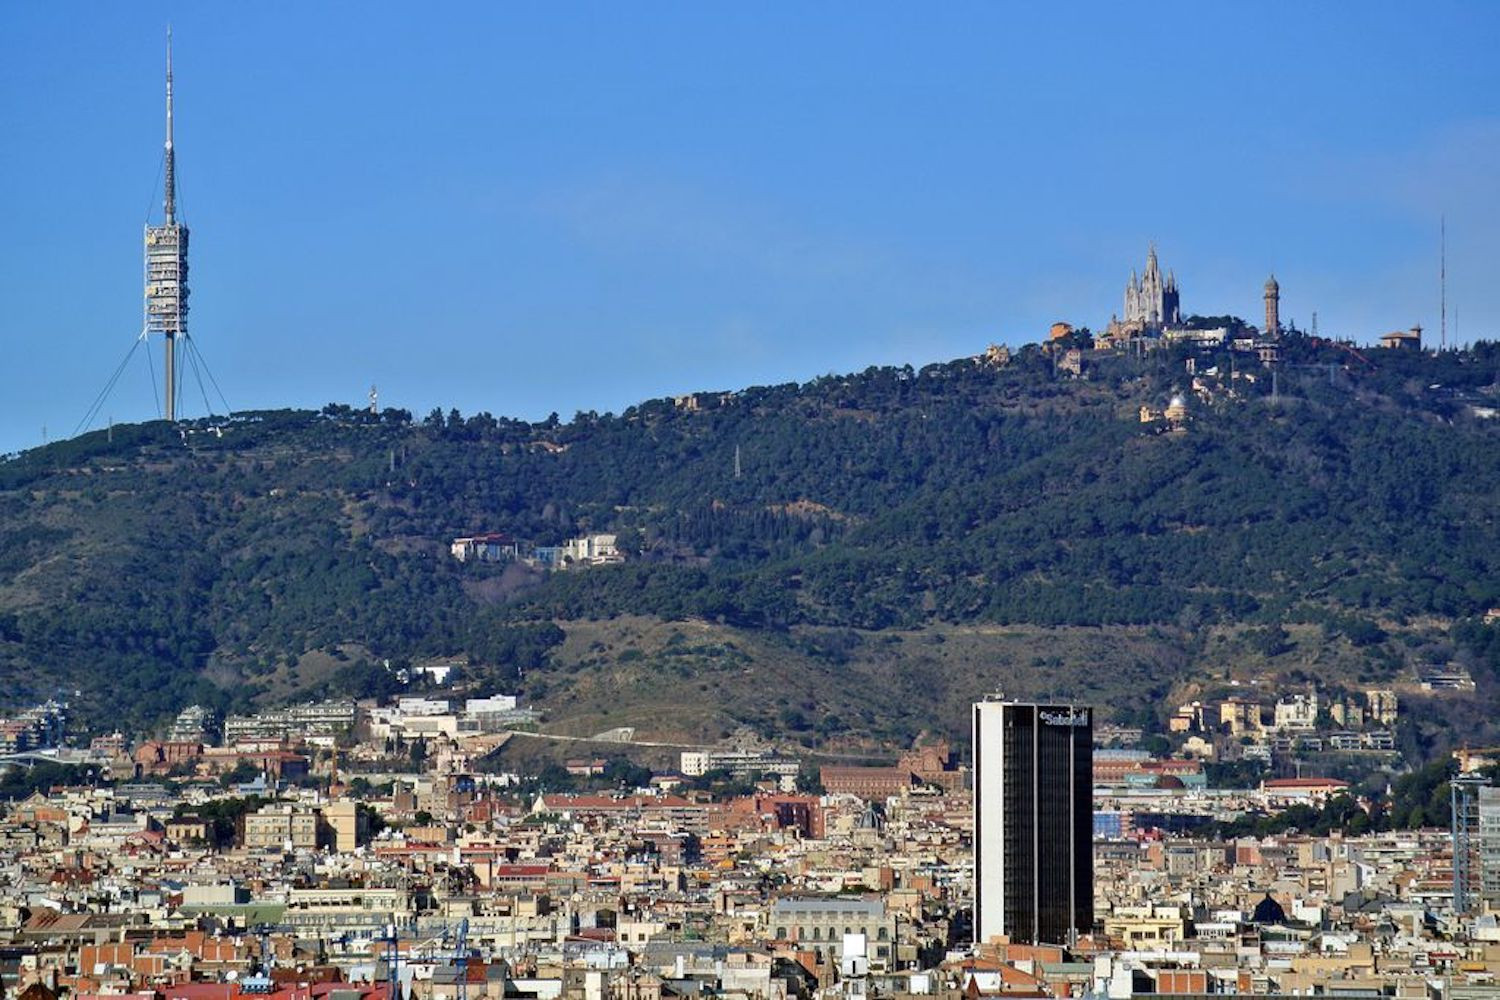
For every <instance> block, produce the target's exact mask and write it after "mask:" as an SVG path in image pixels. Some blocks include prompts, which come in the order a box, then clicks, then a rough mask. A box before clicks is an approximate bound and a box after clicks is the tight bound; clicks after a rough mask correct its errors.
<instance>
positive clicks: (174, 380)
mask: <svg viewBox="0 0 1500 1000" xmlns="http://www.w3.org/2000/svg"><path fill="white" fill-rule="evenodd" d="M163 163H164V166H163V178H164V183H163V197H162V209H163V219H162V224H161V225H159V226H153V225H151V224H150V223H147V225H146V290H145V329H144V331H143V333H142V337H143V338H144V337H149V336H151V335H152V334H159V335H160V336H161V337H162V339H163V341H164V342H165V348H166V350H165V353H166V394H165V406H164V410H165V412H164V413H163V415H164V416H165V417H166V418H167V419H168V420H176V419H177V396H178V394H179V392H180V387H179V385H178V382H179V380H178V377H177V341H178V339H179V338H184V339H185V338H186V337H187V313H188V227H187V226H185V225H183V224H182V223H181V222H178V221H177V153H176V150H175V149H174V148H173V146H172V29H171V28H170V27H168V28H167V139H166V148H165V151H164V157H163Z"/></svg>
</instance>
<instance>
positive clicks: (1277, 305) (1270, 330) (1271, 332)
mask: <svg viewBox="0 0 1500 1000" xmlns="http://www.w3.org/2000/svg"><path fill="white" fill-rule="evenodd" d="M1265 335H1266V336H1267V337H1277V336H1280V335H1281V286H1280V285H1278V284H1277V283H1276V275H1274V274H1273V275H1271V276H1270V277H1269V278H1267V279H1266V329H1265Z"/></svg>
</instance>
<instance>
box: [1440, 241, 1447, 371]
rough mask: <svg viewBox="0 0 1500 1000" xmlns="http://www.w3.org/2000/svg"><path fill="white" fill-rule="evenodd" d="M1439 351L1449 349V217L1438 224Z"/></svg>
mask: <svg viewBox="0 0 1500 1000" xmlns="http://www.w3.org/2000/svg"><path fill="white" fill-rule="evenodd" d="M1438 288H1439V292H1438V316H1439V317H1440V318H1439V320H1438V350H1439V351H1446V350H1447V349H1448V217H1447V216H1446V215H1444V216H1442V217H1441V219H1440V220H1439V222H1438Z"/></svg>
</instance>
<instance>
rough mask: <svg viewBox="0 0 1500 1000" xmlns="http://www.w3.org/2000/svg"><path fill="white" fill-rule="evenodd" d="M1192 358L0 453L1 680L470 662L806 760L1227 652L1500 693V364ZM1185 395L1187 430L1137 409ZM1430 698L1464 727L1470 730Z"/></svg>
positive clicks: (206, 682) (318, 417)
mask: <svg viewBox="0 0 1500 1000" xmlns="http://www.w3.org/2000/svg"><path fill="white" fill-rule="evenodd" d="M1187 357H1188V356H1187V355H1186V354H1185V353H1182V352H1180V351H1179V352H1172V351H1162V352H1157V353H1155V354H1153V355H1151V356H1149V357H1148V358H1146V359H1143V360H1137V359H1131V358H1126V357H1122V356H1110V357H1105V356H1099V357H1095V358H1092V359H1091V360H1092V362H1093V363H1092V365H1091V367H1090V368H1089V370H1088V372H1087V377H1086V378H1083V379H1074V378H1068V377H1064V376H1062V375H1060V374H1058V373H1057V372H1055V371H1054V366H1053V360H1052V359H1050V358H1048V357H1046V356H1044V355H1043V353H1042V352H1040V351H1039V350H1037V349H1036V348H1028V349H1026V350H1023V351H1021V352H1019V353H1018V355H1017V356H1016V358H1015V359H1014V360H1013V361H1012V362H1011V363H1010V364H1009V365H1007V366H1004V367H992V366H989V365H987V364H984V363H982V362H980V361H976V360H967V359H966V360H959V361H954V362H951V363H947V364H941V365H932V366H929V367H927V368H924V369H922V370H920V371H913V370H912V369H909V368H906V369H893V368H882V369H870V370H868V371H866V372H862V373H859V374H854V375H848V376H828V377H824V378H820V379H817V380H814V381H812V382H810V383H807V384H804V385H783V386H772V387H757V388H748V389H744V390H741V391H738V392H732V393H722V394H721V393H711V394H703V395H700V396H697V397H693V398H692V399H690V400H687V399H685V400H679V401H674V400H655V401H650V402H646V403H642V404H641V405H639V406H636V407H632V408H630V409H629V410H627V411H625V412H624V413H622V414H618V415H608V414H606V415H600V414H594V413H580V414H578V415H576V416H575V417H574V418H573V419H572V420H569V421H566V422H564V421H561V420H558V419H555V418H554V419H551V420H548V421H546V422H543V423H540V424H530V423H526V422H523V421H515V420H507V419H502V418H494V417H491V416H490V415H488V414H479V415H474V416H469V417H464V416H462V415H460V414H458V413H456V412H453V413H449V414H447V415H444V414H441V413H438V412H434V413H433V414H431V415H429V416H428V417H426V418H425V419H418V420H413V419H412V418H411V417H410V416H409V415H408V414H406V413H404V412H401V411H395V410H387V411H385V412H384V413H382V414H379V415H372V414H367V413H362V412H358V411H352V410H349V409H347V408H343V407H329V408H327V409H325V410H324V411H323V412H321V413H312V412H306V411H275V412H263V413H253V414H237V415H236V416H235V417H233V418H231V419H228V420H220V421H217V422H214V423H210V422H207V421H204V422H199V423H198V424H196V425H183V426H182V427H180V428H173V427H169V426H167V425H166V424H164V423H161V422H157V423H151V424H143V425H136V426H130V427H116V428H114V429H113V430H112V431H111V432H103V431H100V432H93V433H90V434H86V435H84V436H82V437H80V438H76V439H74V440H71V441H66V442H59V443H56V444H53V445H50V446H48V447H46V448H41V449H37V450H34V451H30V452H26V453H23V454H21V455H19V456H14V457H11V458H10V459H8V460H6V461H3V462H0V679H3V681H4V691H5V692H6V697H7V699H8V700H9V701H11V702H14V703H24V702H27V701H30V700H34V699H39V698H43V697H46V696H48V695H51V694H53V693H55V692H57V691H58V690H64V691H68V692H69V693H70V695H71V692H72V691H74V690H77V691H80V692H81V694H80V695H79V696H77V697H76V698H75V699H74V700H75V702H76V703H77V704H78V705H79V706H80V708H81V711H82V715H83V719H84V720H85V721H86V722H87V723H88V724H90V725H93V726H96V727H104V726H111V725H126V726H133V727H146V726H150V725H152V724H155V723H158V722H159V721H160V720H161V718H162V717H163V716H164V715H165V714H167V713H170V712H171V711H173V710H174V709H176V708H177V707H180V706H181V705H183V704H185V703H188V702H190V701H206V702H212V703H215V704H218V705H220V706H221V707H224V708H236V707H244V706H247V705H249V704H252V703H254V702H256V701H257V700H259V701H278V700H284V699H286V698H290V697H296V696H308V695H313V694H318V693H323V692H332V691H353V692H360V693H371V692H377V691H380V690H383V689H387V688H389V686H390V685H391V684H392V681H391V675H390V674H389V672H387V671H386V670H385V669H384V668H383V667H382V666H377V664H379V663H380V662H381V661H384V660H387V659H389V660H391V661H393V662H394V663H399V662H400V661H405V660H421V659H424V658H445V659H449V660H457V661H460V662H464V663H466V664H467V666H466V668H465V671H464V672H465V674H466V677H467V679H468V682H470V683H473V684H476V685H483V686H486V687H491V688H494V687H499V688H503V689H516V688H520V689H523V690H525V691H527V692H529V693H530V694H531V695H532V696H533V697H537V698H540V700H541V702H542V704H543V705H544V707H545V708H546V709H547V710H548V711H549V713H550V716H551V717H552V718H554V719H557V720H558V721H559V723H563V722H567V721H569V720H572V721H573V722H575V723H576V725H577V726H579V727H587V726H592V725H594V724H595V723H596V722H601V721H602V722H605V723H606V726H605V728H607V726H609V725H633V724H640V725H643V726H646V725H649V726H651V727H654V728H655V729H657V730H660V731H662V732H668V731H672V732H680V733H683V734H688V733H692V734H696V735H712V734H714V733H715V732H716V731H718V730H720V729H722V728H723V727H725V726H732V725H740V724H745V725H752V726H756V727H758V728H760V729H762V730H764V731H768V732H778V733H785V734H790V735H791V736H793V737H794V738H799V739H802V740H803V742H805V743H809V744H816V745H825V744H827V743H829V742H830V741H835V742H836V741H837V740H840V739H846V740H847V739H849V738H851V734H852V738H855V739H859V738H867V739H868V740H870V741H873V742H876V743H879V742H882V741H884V742H897V741H900V740H902V739H906V738H908V737H909V736H910V735H911V734H913V733H914V732H916V731H920V730H921V729H923V728H928V727H929V726H935V725H941V726H944V727H949V728H951V727H954V726H955V725H958V724H959V723H958V721H956V720H961V718H962V715H961V712H960V708H961V706H962V704H964V703H966V701H967V700H968V699H969V698H972V697H973V696H974V695H976V694H979V693H983V692H984V691H987V690H994V689H995V688H997V687H1003V688H1005V690H1007V691H1011V692H1014V693H1046V694H1057V695H1064V696H1088V697H1090V698H1092V699H1094V700H1097V701H1100V702H1101V703H1105V704H1108V706H1109V708H1110V710H1111V711H1112V712H1114V713H1115V714H1117V715H1118V716H1120V717H1122V718H1135V719H1141V720H1149V719H1150V718H1152V717H1153V716H1154V715H1158V714H1159V713H1160V712H1161V711H1162V710H1163V708H1165V707H1166V705H1167V704H1168V702H1169V701H1170V699H1172V698H1175V697H1178V696H1179V695H1181V694H1183V693H1184V692H1188V693H1191V692H1192V691H1201V690H1205V689H1206V685H1210V684H1212V683H1219V682H1225V683H1227V682H1228V680H1229V679H1231V677H1232V676H1237V675H1236V671H1239V672H1240V673H1242V674H1245V677H1246V679H1247V680H1248V678H1249V676H1250V675H1251V674H1254V675H1255V676H1257V677H1264V678H1269V679H1276V678H1284V679H1288V680H1289V682H1294V683H1300V681H1298V679H1297V678H1298V677H1299V676H1300V677H1301V678H1303V679H1313V680H1318V681H1320V682H1321V683H1324V684H1328V685H1337V684H1342V683H1347V684H1350V685H1353V684H1357V683H1362V682H1371V681H1377V680H1378V681H1382V682H1392V683H1406V682H1408V681H1411V680H1413V679H1414V678H1415V676H1416V673H1417V671H1419V670H1420V669H1422V668H1423V667H1425V666H1431V665H1442V664H1446V663H1450V662H1456V663H1458V664H1460V665H1462V666H1465V667H1467V668H1469V669H1470V670H1471V672H1472V673H1473V675H1474V677H1475V680H1476V683H1478V684H1479V692H1478V694H1479V698H1478V700H1477V701H1475V702H1474V704H1477V705H1479V706H1481V707H1483V706H1493V705H1495V703H1496V697H1497V687H1496V685H1497V680H1500V678H1497V671H1500V643H1496V642H1495V641H1493V635H1492V634H1493V633H1494V632H1495V631H1496V629H1495V628H1494V627H1493V626H1489V627H1487V626H1483V625H1481V624H1478V622H1479V620H1480V619H1481V618H1482V616H1483V614H1484V612H1485V611H1486V610H1488V609H1489V608H1492V607H1495V606H1497V605H1500V572H1497V569H1500V567H1497V562H1500V524H1497V509H1500V503H1497V501H1500V447H1497V445H1500V426H1497V424H1500V421H1495V420H1487V419H1484V418H1483V414H1484V413H1485V412H1486V410H1487V409H1490V408H1493V407H1494V406H1496V405H1500V398H1497V393H1500V389H1497V384H1500V350H1497V349H1496V347H1495V346H1494V345H1489V344H1481V345H1479V346H1478V347H1477V348H1475V349H1473V350H1471V351H1468V352H1464V353H1457V352H1452V353H1448V354H1444V355H1441V356H1436V357H1434V356H1427V355H1418V354H1404V353H1401V352H1391V351H1375V352H1367V354H1366V355H1365V356H1356V355H1354V354H1352V352H1349V351H1347V350H1344V349H1340V348H1338V347H1336V346H1334V345H1329V344H1327V343H1324V342H1318V341H1314V340H1310V339H1307V338H1302V337H1296V336H1294V337H1292V338H1290V339H1289V341H1288V343H1287V348H1286V362H1285V364H1284V365H1283V367H1282V368H1281V370H1280V372H1279V373H1278V376H1277V384H1276V386H1275V395H1274V396H1273V395H1272V385H1271V380H1270V378H1269V376H1268V374H1267V373H1266V372H1265V371H1264V370H1263V369H1261V368H1260V366H1259V365H1256V364H1255V363H1254V362H1253V361H1246V360H1245V359H1244V358H1243V356H1241V357H1240V358H1238V359H1234V358H1231V357H1229V356H1227V355H1225V356H1223V357H1211V356H1201V355H1200V356H1198V357H1196V358H1195V359H1194V361H1195V364H1196V368H1197V371H1198V373H1199V376H1198V378H1199V383H1200V384H1199V389H1200V390H1201V391H1200V392H1197V393H1195V392H1194V391H1193V385H1192V376H1190V375H1189V374H1188V373H1187V371H1186V366H1185V363H1186V361H1187ZM1315 365H1324V366H1332V367H1314V366H1315ZM1211 370H1212V374H1209V373H1210V371H1211ZM1247 374H1248V375H1250V376H1252V378H1244V377H1243V376H1244V375H1247ZM1174 393H1183V394H1184V395H1185V396H1186V397H1187V400H1188V409H1189V412H1190V420H1189V422H1188V423H1187V425H1186V426H1185V427H1184V428H1182V429H1179V430H1177V431H1173V432H1168V431H1167V427H1166V424H1165V422H1164V421H1161V420H1157V421H1153V422H1150V423H1143V422H1142V421H1141V419H1140V415H1139V414H1140V407H1142V406H1149V407H1154V408H1156V409H1158V410H1159V409H1160V408H1161V407H1162V406H1163V405H1164V404H1165V403H1166V402H1167V400H1168V399H1169V398H1170V397H1171V396H1172V395H1173V394H1174ZM737 455H738V461H737ZM474 531H499V532H505V533H508V534H510V535H512V536H514V537H516V538H518V539H521V540H523V541H524V542H526V543H530V544H536V545H555V544H558V543H560V542H562V541H564V540H565V539H567V538H569V537H572V536H574V535H577V534H580V533H582V532H587V531H608V532H613V533H617V534H618V535H619V537H620V541H621V544H622V546H624V547H625V548H626V549H627V550H628V552H629V558H628V560H627V562H626V564H625V565H623V566H612V567H599V568H593V569H587V570H569V571H567V572H561V573H552V574H548V573H543V572H541V571H536V570H528V569H525V568H523V567H521V566H516V565H512V566H509V567H502V566H492V565H472V564H470V565H462V564H460V563H458V562H457V561H456V560H453V559H452V558H450V557H449V555H448V553H447V543H448V541H449V540H451V538H452V537H454V536H455V535H459V534H466V533H469V532H474ZM627 621H628V622H634V623H635V624H633V625H631V626H629V627H628V628H627V626H626V625H625V624H624V623H625V622H627ZM662 623H668V624H667V625H663V624H662ZM670 623H678V624H676V625H672V624H670ZM689 626H691V627H693V628H703V629H709V630H711V631H712V633H713V636H712V637H711V638H709V639H705V640H703V641H702V642H699V641H697V640H691V641H690V640H689V639H688V638H684V639H680V640H677V644H678V645H679V646H680V645H681V644H682V643H684V642H687V643H688V644H689V645H693V646H702V645H706V646H718V647H732V648H721V649H720V651H719V652H718V653H716V654H714V655H709V654H707V653H704V652H702V651H701V650H700V651H699V652H697V653H686V654H685V653H682V652H681V651H680V649H679V650H675V651H674V650H668V649H667V643H668V641H669V638H670V634H671V632H670V631H668V632H662V631H661V630H662V629H663V628H668V629H669V630H670V629H676V630H677V633H678V634H680V635H683V636H690V635H691V633H690V631H688V628H689ZM631 629H634V630H635V631H636V632H638V633H639V635H638V636H637V637H636V638H635V639H634V640H633V639H631V638H630V633H631ZM584 634H589V635H591V636H592V638H591V639H590V642H591V643H592V644H594V645H595V646H597V647H598V648H597V649H595V650H594V651H593V653H589V652H588V651H587V650H586V649H584V650H582V651H580V649H579V643H578V637H579V636H581V635H584ZM632 643H634V646H632ZM642 643H644V645H642ZM632 648H634V649H635V652H628V650H630V649H632ZM664 651H665V652H664ZM685 664H686V665H685ZM702 678H709V679H708V680H706V681H705V680H703V679H702ZM611 685H613V686H611ZM705 685H706V687H705ZM1412 690H1413V691H1415V688H1414V687H1413V688H1412ZM663 699H676V701H677V702H678V703H679V704H681V705H683V706H685V707H684V709H683V711H684V712H686V714H685V715H683V714H681V713H678V714H677V715H673V716H672V717H671V718H668V717H667V715H666V714H663V712H662V711H661V702H662V701H663ZM1413 704H1414V705H1416V706H1417V717H1416V718H1417V720H1418V724H1417V725H1416V726H1415V727H1414V728H1415V730H1417V731H1420V734H1421V742H1422V744H1423V746H1424V747H1425V748H1431V747H1433V746H1437V745H1441V744H1442V743H1443V741H1444V740H1445V739H1446V738H1447V735H1446V734H1447V733H1448V730H1446V729H1445V728H1444V726H1443V724H1442V720H1443V719H1444V718H1454V717H1456V716H1454V715H1453V713H1452V712H1449V711H1447V710H1446V709H1443V710H1441V711H1439V710H1434V711H1432V712H1430V713H1429V714H1430V715H1431V717H1432V718H1433V719H1434V720H1435V721H1434V722H1433V723H1432V724H1431V725H1428V724H1426V723H1423V722H1421V719H1422V718H1424V716H1423V714H1422V712H1423V710H1422V708H1421V707H1420V706H1421V698H1420V697H1418V698H1416V700H1415V701H1414V702H1413ZM841 705H842V706H845V707H844V709H843V710H840V706H841ZM653 706H654V707H653ZM631 713H634V714H635V716H636V717H634V718H625V719H622V718H621V716H622V715H629V714H631ZM653 713H655V714H653ZM1478 714H1479V718H1480V720H1481V722H1482V721H1483V720H1484V719H1486V718H1488V717H1492V716H1496V715H1500V713H1496V712H1488V713H1486V712H1484V711H1480V712H1479V713H1478ZM830 718H834V719H836V720H837V721H838V722H840V723H843V724H844V725H843V726H842V728H840V727H838V726H834V725H832V724H830V723H829V721H828V720H829V719H830ZM818 720H822V726H821V728H820V727H819V725H818ZM674 727H675V728H674ZM1424 727H1425V728H1424ZM1474 735H1477V734H1474Z"/></svg>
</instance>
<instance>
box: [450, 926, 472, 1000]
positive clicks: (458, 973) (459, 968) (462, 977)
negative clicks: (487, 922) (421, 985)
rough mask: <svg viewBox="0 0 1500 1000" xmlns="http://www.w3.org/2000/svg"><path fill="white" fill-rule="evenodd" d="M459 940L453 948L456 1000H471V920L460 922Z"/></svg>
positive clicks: (454, 993) (454, 994)
mask: <svg viewBox="0 0 1500 1000" xmlns="http://www.w3.org/2000/svg"><path fill="white" fill-rule="evenodd" d="M457 936H458V940H457V942H455V944H454V946H453V964H454V965H455V966H456V968H455V969H454V977H455V978H454V983H453V996H454V1000H469V918H468V917H464V918H463V919H462V920H460V921H459V922H458V935H457Z"/></svg>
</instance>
